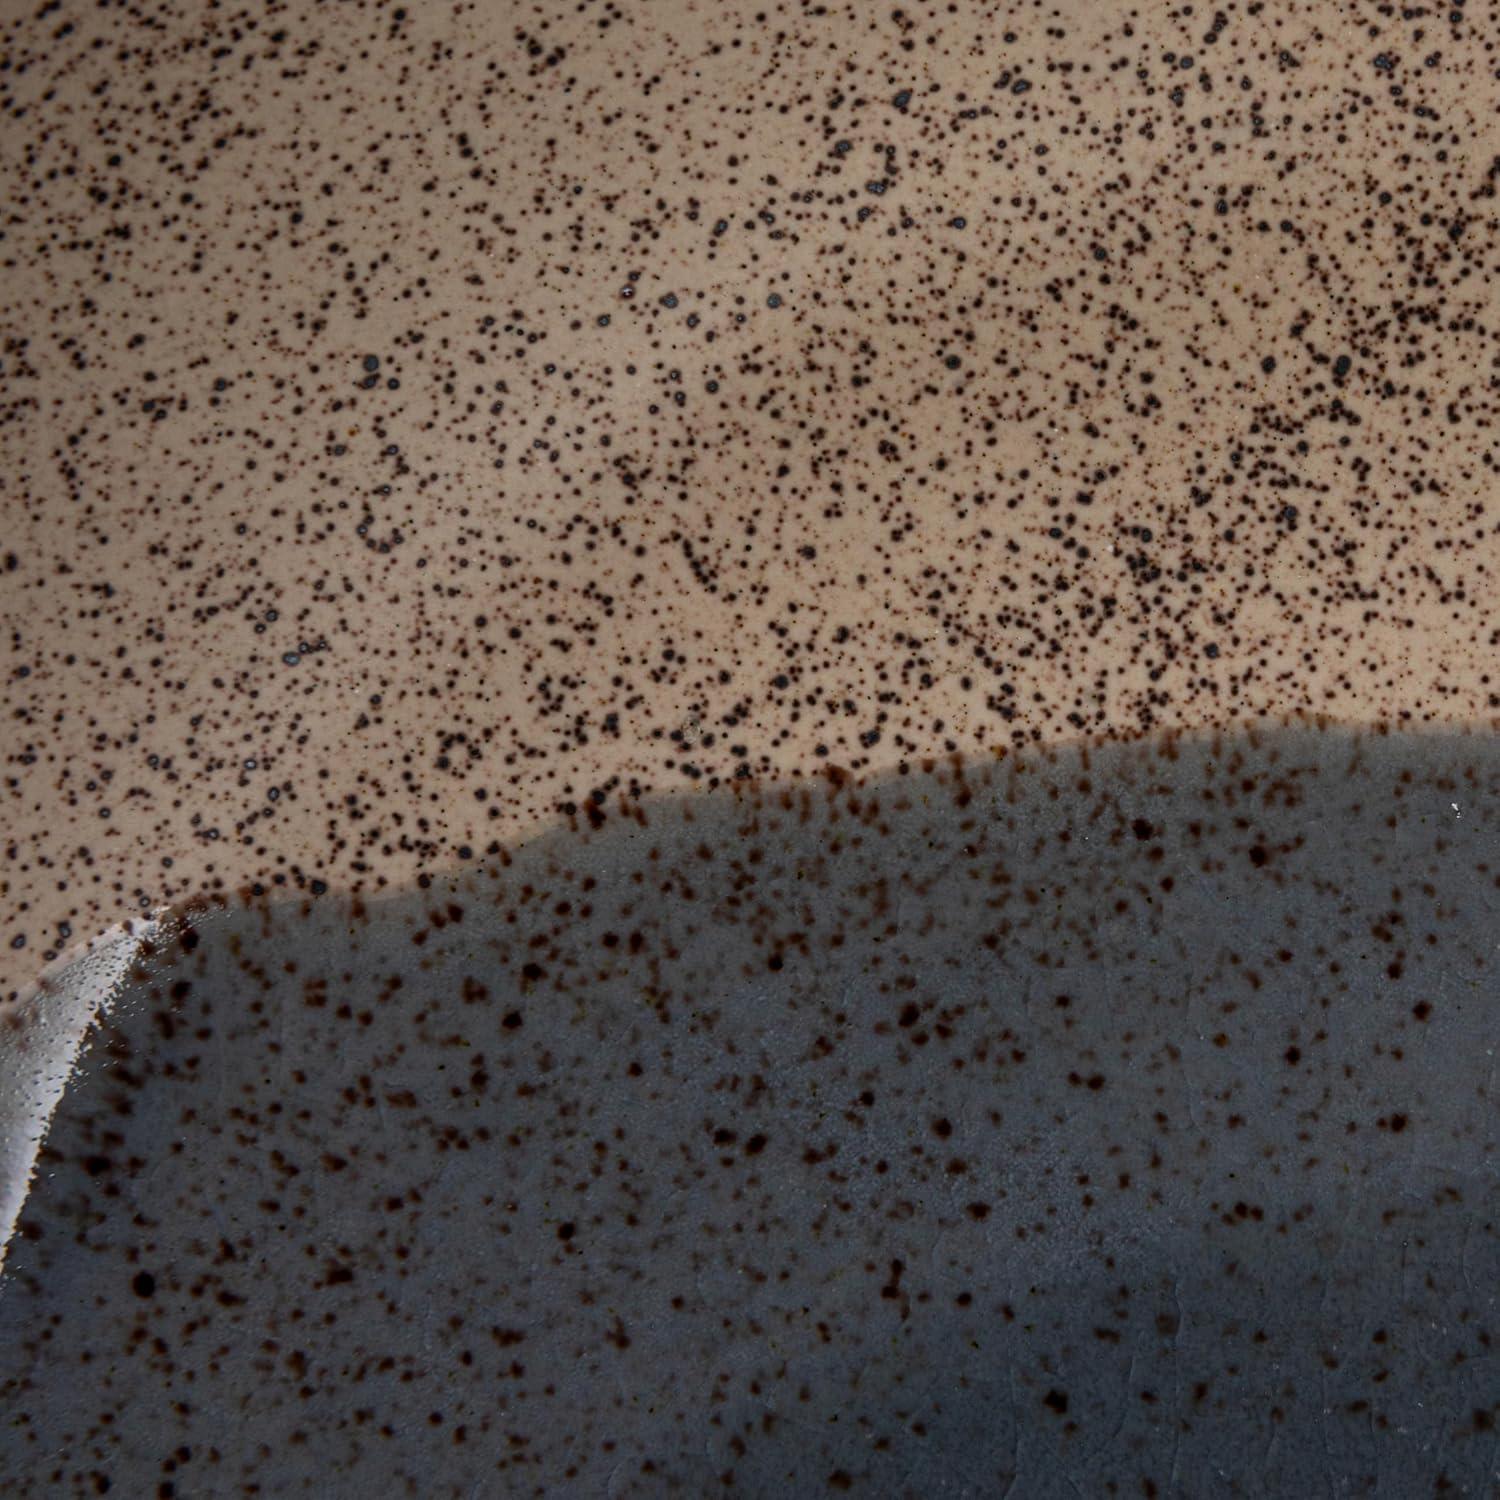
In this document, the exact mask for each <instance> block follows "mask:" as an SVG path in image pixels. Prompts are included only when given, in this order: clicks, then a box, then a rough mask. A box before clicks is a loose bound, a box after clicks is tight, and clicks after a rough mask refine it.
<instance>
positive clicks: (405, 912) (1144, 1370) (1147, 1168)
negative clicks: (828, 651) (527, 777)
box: [0, 729, 1500, 1500]
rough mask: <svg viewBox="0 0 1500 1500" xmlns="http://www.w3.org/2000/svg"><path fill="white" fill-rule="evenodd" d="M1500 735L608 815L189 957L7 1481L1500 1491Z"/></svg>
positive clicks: (1155, 753) (19, 1365) (190, 946)
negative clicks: (392, 893)
mask: <svg viewBox="0 0 1500 1500" xmlns="http://www.w3.org/2000/svg"><path fill="white" fill-rule="evenodd" d="M1497 789H1500V748H1497V746H1496V744H1495V742H1494V741H1493V739H1492V738H1489V737H1484V738H1478V737H1470V738H1447V737H1443V738H1433V739H1430V740H1426V741H1423V740H1420V739H1417V738H1414V737H1402V736H1388V737H1381V736H1366V737H1353V736H1349V735H1347V734H1344V733H1341V732H1338V731H1321V732H1320V731H1317V730H1310V729H1302V730H1296V731H1291V732H1283V733H1280V734H1271V735H1267V736H1260V737H1256V738H1254V739H1197V740H1190V741H1185V742H1176V741H1172V742H1169V743H1166V744H1163V745H1159V746H1156V747H1152V748H1145V747H1138V748H1123V749H1122V748H1118V747H1116V748H1112V749H1106V750H1102V751H1096V752H1092V753H1089V752H1084V751H1082V750H1081V749H1076V748H1075V749H1072V750H1065V751H1061V752H1055V753H1053V754H1050V755H1047V756H1040V755H1039V756H1036V757H1034V758H1031V759H1027V760H1017V759H1015V758H1012V757H1006V758H1004V759H1001V760H998V761H997V760H994V759H991V760H989V761H987V762H985V763H983V764H980V765H972V764H948V765H943V766H928V767H925V768H920V769H914V770H913V771H912V772H911V773H910V774H908V775H907V776H904V777H900V776H898V777H892V778H887V779H880V780H876V781H874V782H871V783H870V784H867V785H863V786H856V785H853V784H849V783H841V782H840V781H837V780H831V781H829V782H828V783H827V784H826V785H819V786H814V785H811V784H805V783H804V784H802V785H799V786H791V785H783V786H777V785H770V786H745V787H740V788H730V789H726V790H723V791H720V792H718V793H714V794H710V795H707V796H701V797H689V798H683V799H678V800H675V801H661V800H658V801H651V802H646V803H641V804H625V805H620V804H616V803H611V804H610V805H609V806H608V807H607V808H606V809H599V810H598V811H597V813H596V817H595V819H594V820H593V821H592V823H591V822H590V821H589V820H579V821H578V823H577V824H576V825H575V826H573V827H570V828H568V829H565V830H561V831H558V832H555V833H552V834H549V835H547V836H545V837H543V838H541V839H538V840H536V841H534V842H532V843H529V844H527V845H526V846H525V847H523V848H520V849H518V850H516V851H514V852H513V853H509V854H506V855H504V856H502V857H501V858H499V859H498V860H496V861H494V862H493V863H489V864H486V865H485V866H484V867H482V868H479V869H475V870H470V871H467V872H465V873H463V874H461V875H459V876H455V877H453V878H451V879H446V880H435V881H433V882H431V883H430V884H429V885H428V886H427V888H426V889H425V890H423V891H422V892H420V893H415V894H412V895H409V896H402V897H393V898H388V899H386V900H384V901H382V902H377V903H368V904H367V903H364V902H362V901H358V900H356V901H353V902H351V901H350V900H348V899H346V898H343V897H340V896H337V895H334V894H330V895H328V896H326V897H324V898H322V899H320V900H313V901H307V902H304V903H301V904H295V905H294V904H274V905H266V904H259V903H257V904H253V905H251V906H249V907H237V906H223V907H203V908H200V909H196V910H193V911H190V912H185V913H182V914H181V915H180V917H179V919H177V920H175V921H174V922H173V923H171V924H168V926H167V927H166V929H165V930H164V932H163V935H162V937H161V939H160V940H159V941H158V942H157V943H156V944H155V946H154V949H153V951H151V952H149V953H148V954H146V955H145V956H144V957H143V961H142V963H141V965H140V968H139V971H138V973H137V974H136V976H135V978H134V979H133V981H132V983H131V985H130V986H129V988H128V990H127V991H126V993H125V994H124V995H123V996H122V997H121V998H120V999H119V1001H118V1002H117V1003H116V1004H115V1005H114V1007H113V1008H112V1010H111V1012H110V1014H109V1016H108V1018H107V1021H106V1022H105V1023H104V1024H103V1025H101V1026H100V1027H99V1028H98V1030H97V1031H96V1033H95V1034H94V1035H93V1036H92V1037H91V1039H90V1041H89V1042H88V1044H87V1045H86V1048H85V1053H84V1058H83V1061H82V1063H81V1065H80V1068H79V1070H78V1072H77V1074H76V1076H75V1078H74V1080H73V1082H72V1084H71V1086H70V1088H69V1090H68V1093H67V1095H66V1097H65V1099H64V1101H63V1103H62V1105H61V1106H60V1107H59V1110H58V1113H57V1115H56V1117H55V1120H54V1124H53V1128H52V1132H51V1135H50V1137H49V1139H48V1142H47V1145H46V1147H45V1149H44V1151H43V1153H42V1158H41V1161H40V1163H39V1173H38V1180H37V1185H36V1187H35V1188H34V1190H33V1192H32V1195H31V1199H30V1201H29V1202H28V1204H27V1206H26V1209H25V1212H24V1214H23V1217H22V1220H21V1228H20V1231H19V1233H18V1236H17V1238H16V1240H15V1242H14V1244H13V1247H12V1250H11V1258H10V1263H9V1265H8V1267H7V1274H6V1279H5V1282H4V1284H3V1286H0V1431H3V1432H4V1434H5V1440H4V1444H3V1447H0V1479H3V1481H4V1483H3V1486H0V1487H3V1488H4V1490H5V1492H6V1493H8V1494H16V1495H43V1494H56V1493H79V1494H90V1493H100V1492H104V1491H106V1490H109V1489H111V1488H112V1489H113V1491H114V1492H121V1493H125V1494H131V1495H143V1494H147V1493H154V1494H161V1495H179V1496H182V1495H191V1496H199V1495H203V1496H210V1495H212V1496H221V1495H226V1496H227V1495H253V1494H266V1495H279V1494H293V1493H296V1494H302V1493H306V1494H314V1495H360V1494H369V1493H376V1494H391V1495H396V1494H401V1495H408V1494H409V1495H420V1496H437V1495H443V1496H448V1495H454V1496H468V1495H490V1494H493V1495H502V1494H503V1495H511V1494H514V1495H659V1494H674V1495H675V1494H680V1495H692V1496H700V1495H709V1494H729V1495H751V1496H760V1495H766V1496H770V1495H821V1494H837V1493H844V1492H850V1493H859V1494H866V1495H871V1496H882V1497H884V1496H900V1497H907V1496H910V1497H913V1500H922V1497H928V1496H934V1495H954V1496H957V1495H964V1496H999V1495H1007V1494H1009V1495H1016V1496H1021V1495H1025V1496H1054V1495H1056V1496H1068V1495H1084V1496H1091V1495H1132V1496H1134V1495H1146V1496H1153V1495H1154V1496H1167V1495H1171V1496H1204V1495H1315V1494H1333V1495H1370V1496H1402V1497H1406V1496H1416V1495H1474V1496H1481V1495H1484V1496H1487V1495H1492V1494H1493V1493H1494V1486H1495V1482H1496V1477H1497V1467H1496V1460H1497V1453H1500V1432H1497V1428H1496V1414H1497V1410H1500V1387H1497V1379H1496V1352H1495V1349H1494V1337H1495V1333H1496V1325H1497V1318H1500V1305H1497V1299H1500V1231H1497V1227H1496V1215H1497V1210H1500V1193H1497V1190H1496V1184H1495V1174H1494V1159H1495V1149H1496V1139H1495V1137H1496V1131H1497V1120H1496V1112H1495V1108H1494V1097H1495V1096H1494V1082H1495V1068H1496V1057H1495V1045H1496V1041H1497V1035H1496V1032H1497V1028H1496V1024H1495V1014H1496V1011H1495V1007H1496V999H1497V994H1500V985H1497V980H1496V971H1495V954H1496V940H1495V934H1496V931H1497V930H1500V924H1497V917H1500V827H1497V819H1496V816H1495V813H1494V806H1495V793H1496V791H1497Z"/></svg>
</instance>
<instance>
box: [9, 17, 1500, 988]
mask: <svg viewBox="0 0 1500 1500" xmlns="http://www.w3.org/2000/svg"><path fill="white" fill-rule="evenodd" d="M4 10H5V11H7V12H8V13H9V15H10V17H11V19H10V20H9V22H8V24H7V26H6V30H5V35H4V40H3V43H0V51H3V54H4V58H3V63H0V111H3V118H4V121H5V140H4V150H3V152H0V171H3V174H4V181H5V188H6V201H7V206H8V207H7V215H8V216H7V219H6V222H5V223H4V224H3V225H0V229H3V232H4V237H3V239H0V328H3V333H4V343H3V346H0V357H3V366H0V376H3V386H4V395H5V398H6V404H5V407H4V410H3V412H0V422H3V425H0V435H3V441H4V443H5V454H6V462H5V463H4V465H0V470H3V472H0V498H3V500H4V503H5V507H6V510H5V514H6V519H7V534H6V536H5V537H4V539H3V545H0V557H3V567H4V569H6V570H7V571H4V572H0V586H3V589H4V599H5V603H6V610H7V619H8V627H9V633H10V652H11V656H10V670H9V674H8V676H7V678H6V681H5V685H4V686H5V695H6V697H5V709H6V712H5V720H4V722H5V723H6V725H7V726H8V727H7V745H6V750H7V766H6V774H7V777H8V782H7V792H8V801H7V834H8V838H7V841H6V846H5V865H4V870H3V879H4V885H3V887H0V914H3V919H4V924H5V926H4V931H5V933H6V934H7V936H6V943H7V944H9V945H11V946H6V947H4V950H3V951H4V952H5V954H6V956H7V959H8V961H9V964H10V969H11V973H10V983H9V984H7V985H6V986H5V989H6V990H18V989H20V988H22V987H24V985H25V984H26V982H27V981H29V980H31V979H33V978H34V977H35V975H36V973H37V971H38V970H39V968H40V967H41V966H42V964H43V963H44V962H45V961H46V955H48V954H54V953H61V952H63V951H65V950H66V948H67V946H68V943H69V941H76V940H77V939H80V938H86V937H89V936H91V935H92V934H93V933H94V932H96V931H98V930H100V929H101V928H104V927H107V926H109V925H110V924H111V923H114V922H117V921H119V920H120V919H121V918H129V917H135V918H138V917H140V916H141V915H142V914H143V913H146V912H149V911H151V910H154V909H155V908H156V907H158V906H159V905H160V904H161V903H163V902H164V901H172V900H178V899H186V898H191V897H194V896H198V895H203V894H212V893H215V892H223V893H226V894H232V893H233V892H234V891H235V890H236V889H237V888H238V887H239V886H240V885H241V884H242V883H244V882H246V881H250V880H260V881H262V882H265V883H267V884H270V885H274V886H280V887H283V888H285V889H287V890H297V889H306V888H307V887H308V885H309V884H310V883H311V882H313V881H320V882H325V883H328V884H330V885H332V886H334V887H336V888H340V889H351V888H361V889H366V890H376V889H379V888H380V887H381V886H382V884H383V883H386V882H391V883H394V884H398V885H409V884H410V883H411V881H412V880H413V879H414V878H415V876H416V875H417V874H418V873H420V872H421V871H422V870H429V871H431V870H437V869H441V868H445V867H446V866H448V865H451V864H454V863H457V862H460V861H461V860H463V859H465V858H467V857H468V856H467V855H466V854H465V853H464V851H465V850H472V851H474V852H476V853H482V852H483V851H484V850H485V849H486V848H487V847H488V846H489V845H490V843H491V842H494V841H496V840H499V841H500V842H502V843H507V844H508V843H512V842H514V841H515V840H516V839H517V838H519V837H526V836H529V835H530V834H531V833H532V832H534V831H536V830H538V829H539V828H542V827H545V826H548V825H550V824H551V823H552V821H553V820H554V819H555V818H556V817H557V815H558V812H559V810H560V809H564V808H566V807H568V806H570V805H573V806H581V805H582V804H583V803H584V801H585V800H586V799H587V797H588V796H589V795H590V793H592V792H593V791H594V790H596V789H598V788H604V789H605V790H606V791H609V790H612V789H614V788H616V787H624V788H626V789H635V790H636V791H637V792H651V791H657V792H668V793H672V794H675V793H677V792H679V791H681V790H685V789H689V788H704V787H712V786H714V785H716V784H719V783H722V782H723V781H725V780H729V779H732V778H733V777H734V776H736V775H743V774H752V773H753V774H755V775H759V776H767V775H800V774H807V773H809V772H812V771H815V770H816V768H817V767H818V765H819V764H820V763H821V762H824V761H827V762H831V763H834V764H837V765H841V766H843V767H845V768H847V769H850V770H854V771H861V772H863V771H884V770H888V769H892V768H894V767H895V765H896V764H897V763H898V762H899V761H901V760H903V759H910V758H911V757H914V756H920V755H924V754H939V755H941V754H944V753H947V752H948V751H949V750H950V749H952V750H957V751H960V752H963V753H965V754H974V753H977V752H979V751H981V750H988V749H989V748H990V747H992V746H994V745H997V744H999V745H1005V746H1007V747H1015V746H1016V745H1023V744H1028V743H1034V742H1036V741H1038V740H1041V741H1046V742H1056V741H1058V740H1072V739H1076V738H1078V737H1080V736H1092V735H1096V734H1101V733H1103V734H1110V735H1128V734H1140V733H1142V732H1149V731H1153V730H1156V729H1160V728H1163V727H1173V726H1176V727H1188V728H1192V727H1197V726H1201V725H1209V726H1212V727H1222V726H1225V725H1228V724H1231V723H1238V722H1240V721H1242V720H1246V719H1259V718H1263V717H1265V716H1268V715H1269V716H1278V715H1281V714H1284V713H1288V712H1293V711H1307V712H1312V713H1317V714H1329V715H1332V716H1334V717H1335V718H1338V719H1341V720H1344V721H1348V722H1352V723H1357V724H1362V723H1371V722H1377V721H1379V722H1390V723H1392V724H1396V725H1400V724H1402V723H1407V722H1410V723H1414V724H1424V723H1436V722H1463V723H1481V722H1482V723H1486V724H1489V723H1492V722H1493V720H1494V718H1495V712H1496V707H1497V697H1496V692H1495V684H1494V683H1493V682H1492V680H1491V669H1492V666H1493V656H1494V650H1495V625H1494V621H1493V618H1492V608H1491V606H1492V600H1493V597H1494V590H1495V580H1496V551H1497V532H1496V527H1497V524H1500V517H1496V516H1495V515H1494V514H1493V513H1492V508H1491V490H1492V487H1493V483H1494V473H1495V453H1494V427H1493V423H1494V420H1495V413H1496V393H1495V389H1494V375H1495V360H1496V357H1497V354H1500V348H1497V344H1496V334H1497V331H1500V318H1497V316H1496V290H1495V282H1494V277H1495V269H1494V267H1495V258H1496V255H1497V243H1500V242H1497V239H1496V212H1495V197H1494V193H1495V181H1496V170H1497V169H1496V161H1497V153H1500V136H1497V133H1496V128H1495V116H1494V107H1493V105H1494V94H1495V88H1496V72H1497V69H1500V53H1497V50H1496V48H1497V42H1496V38H1497V36H1500V20H1497V18H1496V15H1495V11H1494V7H1493V5H1489V4H1478V3H1469V4H1467V5H1458V4H1456V3H1455V4H1453V5H1452V6H1446V7H1445V6H1440V7H1437V8H1432V9H1428V8H1426V7H1422V8H1420V9H1418V10H1410V9H1407V10H1400V9H1396V8H1391V7H1383V6H1380V5H1375V4H1365V3H1360V4H1348V5H1337V6H1330V5H1329V4H1326V3H1323V0H1318V3H1295V0H1271V3H1251V4H1244V3H1239V4H1234V5H1227V4H1226V5H1224V6H1222V7H1218V6H1209V5H1199V6H1188V5H1161V4H1147V5H1140V6H1117V5H1113V4H1103V3H1095V0H1069V3H1067V4H1063V5H1057V6H1049V5H1032V4H1017V5H1012V6H1000V7H992V6H986V5H974V4H962V5H961V4H958V3H957V0H955V3H953V4H951V5H948V4H939V5H931V6H902V7H894V6H892V7H889V8H887V7H884V6H880V5H863V4H860V5H801V4H790V3H785V4H780V5H772V4H769V3H767V4H762V5H759V6H757V5H754V4H741V3H738V0H729V3H714V4H707V3H694V0H666V3H663V0H655V3H650V4H643V3H632V4H616V3H613V0H610V3H598V0H586V3H577V4H574V3H570V4H567V5H548V4H539V5H533V4H529V3H528V4H519V3H517V4H512V3H496V4H485V5H477V4H458V5H423V6H408V7H392V6H389V5H385V4H364V3H357V0H350V3H344V4H338V5H333V4H316V3H310V0H309V3H298V4H294V5H282V4H276V3H272V4H267V5H263V6H262V5H257V6H254V7H244V8H241V9H236V8H234V7H232V6H223V5H217V4H207V3H178V4H172V3H165V4H155V3H153V4H152V5H151V6H150V7H149V8H144V9H143V8H134V9H132V8H129V7H125V6H117V5H109V6H105V5H92V4H90V5H83V4H78V3H73V0H69V3H66V4H58V5H50V4H49V5H42V6H40V7H35V6H31V5H28V6H26V7H25V8H24V9H23V8H20V7H17V6H14V5H7V6H5V7H4ZM17 944H19V945H21V946H19V947H16V946H14V945H17Z"/></svg>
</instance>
